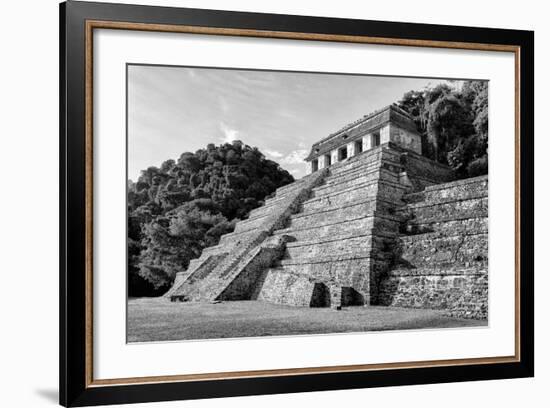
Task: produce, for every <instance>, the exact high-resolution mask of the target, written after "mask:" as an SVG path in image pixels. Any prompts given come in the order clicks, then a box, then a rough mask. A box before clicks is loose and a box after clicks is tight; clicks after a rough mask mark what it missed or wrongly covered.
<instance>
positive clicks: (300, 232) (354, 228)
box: [274, 215, 374, 242]
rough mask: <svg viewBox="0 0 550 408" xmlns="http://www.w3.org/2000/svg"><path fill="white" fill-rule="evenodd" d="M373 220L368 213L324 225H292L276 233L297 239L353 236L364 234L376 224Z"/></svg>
mask: <svg viewBox="0 0 550 408" xmlns="http://www.w3.org/2000/svg"><path fill="white" fill-rule="evenodd" d="M373 221H374V219H373V217H372V216H368V215H367V216H364V217H361V218H354V219H344V220H342V221H337V222H333V223H330V224H324V225H318V224H317V223H312V224H310V225H307V226H305V227H304V228H295V227H293V226H291V227H288V228H284V229H280V230H277V231H275V232H274V235H288V236H290V237H292V238H293V239H294V240H296V241H304V240H305V241H308V240H311V239H314V238H319V239H320V238H325V237H334V236H343V235H348V236H352V235H354V234H363V233H364V232H365V231H368V230H369V229H370V228H372V226H373V224H374V222H373ZM291 242H292V241H291Z"/></svg>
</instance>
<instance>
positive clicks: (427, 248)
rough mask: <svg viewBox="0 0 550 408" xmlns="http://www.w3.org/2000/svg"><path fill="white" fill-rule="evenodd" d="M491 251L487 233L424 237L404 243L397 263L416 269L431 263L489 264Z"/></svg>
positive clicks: (399, 249) (400, 248)
mask: <svg viewBox="0 0 550 408" xmlns="http://www.w3.org/2000/svg"><path fill="white" fill-rule="evenodd" d="M488 249H489V243H488V235H487V234H486V233H480V234H470V235H454V236H451V237H437V238H433V239H432V238H429V237H423V239H418V240H415V241H409V242H403V245H402V246H401V247H399V248H398V249H397V256H398V258H397V262H398V263H399V264H406V265H411V266H415V267H420V266H424V265H429V264H431V263H434V262H436V263H438V262H439V263H441V262H443V263H450V264H460V265H463V264H469V263H472V264H474V263H480V262H481V263H487V254H488Z"/></svg>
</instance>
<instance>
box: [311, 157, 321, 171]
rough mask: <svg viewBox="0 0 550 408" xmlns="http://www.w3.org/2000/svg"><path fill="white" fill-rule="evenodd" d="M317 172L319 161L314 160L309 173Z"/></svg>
mask: <svg viewBox="0 0 550 408" xmlns="http://www.w3.org/2000/svg"><path fill="white" fill-rule="evenodd" d="M317 170H319V161H318V160H317V159H315V160H313V161H312V162H311V171H312V172H313V171H317Z"/></svg>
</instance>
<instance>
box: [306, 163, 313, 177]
mask: <svg viewBox="0 0 550 408" xmlns="http://www.w3.org/2000/svg"><path fill="white" fill-rule="evenodd" d="M311 173H313V160H311V161H309V162H307V174H311Z"/></svg>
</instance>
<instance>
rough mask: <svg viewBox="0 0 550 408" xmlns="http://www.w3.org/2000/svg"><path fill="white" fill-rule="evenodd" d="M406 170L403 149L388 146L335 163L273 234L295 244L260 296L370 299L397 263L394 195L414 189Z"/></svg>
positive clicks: (336, 303)
mask: <svg viewBox="0 0 550 408" xmlns="http://www.w3.org/2000/svg"><path fill="white" fill-rule="evenodd" d="M394 167H395V168H394ZM401 168H402V166H401V164H400V152H399V151H395V150H394V149H391V148H390V147H389V146H380V147H378V148H375V149H372V150H370V151H368V152H364V153H362V154H360V155H357V156H354V157H352V158H350V159H348V160H346V161H344V162H341V163H338V164H335V165H333V166H331V167H330V173H329V174H328V175H327V176H326V177H325V179H324V182H323V184H321V185H320V186H318V187H315V188H313V189H312V190H311V196H310V198H309V199H307V200H305V201H304V202H303V203H302V205H301V208H300V211H299V212H298V213H296V214H293V215H292V216H291V217H290V220H289V223H288V226H287V227H286V228H282V229H279V230H277V231H275V232H274V234H275V235H285V236H288V237H290V239H291V241H290V242H288V243H287V244H286V250H285V256H284V258H283V259H281V260H279V261H277V262H276V265H275V266H274V267H272V268H270V269H269V270H268V271H267V273H266V276H265V278H264V280H263V286H262V288H261V290H259V293H258V299H260V300H265V301H269V302H275V303H284V304H291V305H297V306H313V307H315V306H319V307H321V306H332V307H340V306H348V305H363V304H370V303H372V302H373V300H374V299H375V297H376V295H377V292H378V290H377V288H376V278H375V275H376V273H377V271H378V270H380V269H383V268H384V266H386V265H387V264H388V263H389V262H390V261H391V259H392V258H391V254H390V253H388V249H389V248H390V247H391V246H390V244H391V243H392V242H393V240H394V238H395V236H396V234H397V233H398V228H399V218H398V217H396V216H394V215H392V210H393V209H394V208H395V197H400V196H401V195H402V194H403V192H404V191H405V190H406V189H407V188H408V187H407V186H403V185H401V184H400V182H399V172H400V170H401Z"/></svg>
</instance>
